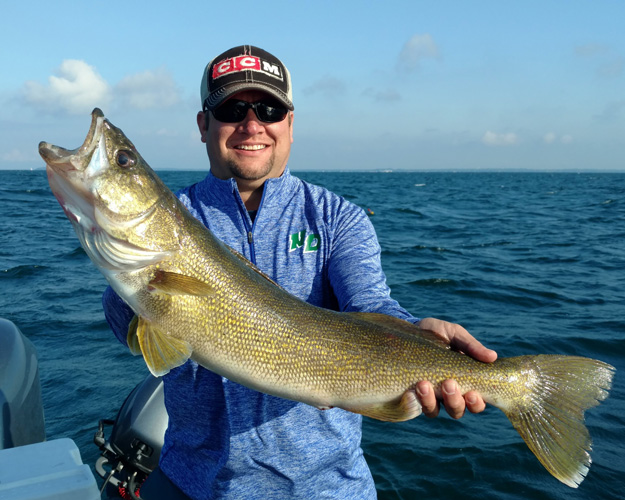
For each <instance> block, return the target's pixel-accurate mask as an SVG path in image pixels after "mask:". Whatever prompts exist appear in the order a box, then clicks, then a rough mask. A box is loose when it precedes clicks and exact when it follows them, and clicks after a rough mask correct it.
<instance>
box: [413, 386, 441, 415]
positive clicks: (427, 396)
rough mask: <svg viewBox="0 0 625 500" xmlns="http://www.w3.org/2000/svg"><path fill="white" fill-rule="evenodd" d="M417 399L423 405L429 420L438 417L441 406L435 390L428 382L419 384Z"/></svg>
mask: <svg viewBox="0 0 625 500" xmlns="http://www.w3.org/2000/svg"><path fill="white" fill-rule="evenodd" d="M417 397H418V398H419V402H420V403H421V409H422V411H423V414H424V415H425V416H426V417H428V418H434V417H437V416H438V413H439V411H440V405H439V403H438V400H437V399H436V394H434V388H433V387H432V384H430V383H429V382H428V381H427V380H422V381H421V382H419V383H418V384H417Z"/></svg>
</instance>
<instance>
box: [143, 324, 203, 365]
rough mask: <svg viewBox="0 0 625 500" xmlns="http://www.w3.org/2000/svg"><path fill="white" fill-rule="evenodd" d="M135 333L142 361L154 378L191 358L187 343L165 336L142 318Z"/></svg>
mask: <svg viewBox="0 0 625 500" xmlns="http://www.w3.org/2000/svg"><path fill="white" fill-rule="evenodd" d="M136 332H137V333H136V335H137V338H138V340H139V346H140V347H141V352H142V353H143V359H145V363H146V364H147V365H148V368H149V369H150V372H152V375H154V376H155V377H160V376H162V375H165V374H166V373H168V372H169V370H171V369H172V368H176V367H177V366H180V365H182V364H184V363H186V361H187V360H188V359H189V358H190V357H191V354H192V352H193V349H192V348H191V345H190V344H189V343H188V342H186V341H184V340H180V339H177V338H175V337H172V336H170V335H167V334H166V333H165V332H163V331H162V330H160V329H159V328H158V327H156V326H155V325H153V324H152V323H150V322H149V321H147V320H145V319H144V318H142V317H139V320H138V324H137V329H136Z"/></svg>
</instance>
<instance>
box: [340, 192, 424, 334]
mask: <svg viewBox="0 0 625 500" xmlns="http://www.w3.org/2000/svg"><path fill="white" fill-rule="evenodd" d="M339 213H340V214H341V215H340V216H339V217H338V218H337V219H336V220H337V224H336V226H335V229H334V234H333V239H332V250H331V254H330V259H329V266H328V269H329V272H328V274H329V280H330V284H331V286H332V289H333V291H334V293H335V295H336V297H337V299H338V302H339V307H340V310H341V311H361V312H377V313H383V314H388V315H390V316H395V317H397V318H400V319H404V320H407V321H410V322H411V323H417V322H418V321H419V320H420V319H419V318H416V317H414V316H412V315H411V314H410V313H409V312H408V311H406V310H405V309H404V308H403V307H401V306H400V305H399V303H398V302H397V301H396V300H395V299H393V298H391V290H390V288H389V287H388V285H387V283H386V276H385V275H384V271H383V270H382V262H381V248H380V244H379V242H378V238H377V236H376V233H375V229H374V228H373V224H372V223H371V221H370V220H369V217H368V216H367V215H366V214H365V212H364V210H362V209H361V208H359V207H356V206H354V205H351V204H346V205H343V206H342V207H340V209H339Z"/></svg>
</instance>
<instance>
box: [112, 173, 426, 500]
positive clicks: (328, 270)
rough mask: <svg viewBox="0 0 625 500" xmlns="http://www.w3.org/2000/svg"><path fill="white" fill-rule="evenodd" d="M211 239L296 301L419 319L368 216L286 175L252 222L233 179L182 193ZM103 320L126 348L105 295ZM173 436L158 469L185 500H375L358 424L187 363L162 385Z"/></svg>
mask: <svg viewBox="0 0 625 500" xmlns="http://www.w3.org/2000/svg"><path fill="white" fill-rule="evenodd" d="M178 196H179V198H180V199H181V200H182V202H183V203H184V205H185V206H186V207H187V208H188V209H189V210H190V211H191V213H192V214H193V215H194V216H195V217H196V218H197V219H199V220H200V221H201V222H202V223H203V224H204V225H205V226H206V227H208V228H209V229H210V230H211V231H212V232H213V233H214V234H215V235H216V236H217V237H218V238H220V239H221V240H222V241H224V242H225V243H227V244H228V245H229V246H230V247H232V248H234V249H236V250H237V251H239V252H241V253H242V254H243V255H245V256H246V257H247V258H248V259H249V260H251V261H252V262H253V263H254V264H256V265H257V266H258V267H259V268H260V269H261V270H262V271H264V272H265V273H266V274H268V275H269V276H270V277H271V278H273V279H274V280H275V281H276V282H277V283H279V284H280V285H282V286H283V287H284V288H285V289H286V290H288V291H289V292H291V293H292V294H294V295H296V296H298V297H300V298H302V299H304V300H306V301H308V302H310V303H311V304H314V305H317V306H321V307H325V308H329V309H334V310H340V311H375V312H382V313H386V314H390V315H393V316H397V317H400V318H403V319H407V320H409V321H412V322H415V321H417V319H416V318H414V317H412V316H411V315H410V314H409V313H408V312H406V311H405V310H404V309H402V308H401V307H400V306H399V304H398V303H397V302H396V301H394V300H393V299H391V297H390V293H389V292H390V291H389V288H388V286H387V285H386V279H385V276H384V274H383V272H382V268H381V265H380V246H379V244H378V241H377V238H376V235H375V231H374V229H373V226H372V224H371V222H370V221H369V218H368V217H367V216H366V214H365V213H364V211H363V210H362V209H361V208H359V207H357V206H355V205H353V204H352V203H350V202H348V201H346V200H345V199H343V198H342V197H340V196H338V195H336V194H334V193H332V192H330V191H328V190H326V189H324V188H321V187H319V186H315V185H312V184H309V183H306V182H304V181H302V180H300V179H298V178H297V177H294V176H292V175H291V174H290V173H289V170H288V169H287V170H286V171H285V172H284V174H283V175H282V176H281V177H279V178H276V179H270V180H268V181H267V182H266V183H265V187H264V192H263V198H262V201H261V205H260V208H259V210H258V213H257V215H256V218H255V219H254V222H253V223H252V220H251V218H250V217H249V215H248V213H247V211H246V208H245V205H244V204H243V202H242V200H241V197H240V196H239V192H238V189H237V185H236V182H235V181H234V179H229V180H220V179H217V178H216V177H214V176H213V175H212V174H210V173H209V175H208V176H207V177H206V178H205V179H204V180H202V181H201V182H199V183H197V184H194V185H192V186H190V187H188V188H185V189H183V190H182V191H180V192H179V193H178ZM103 305H104V311H105V314H106V318H107V320H108V322H109V324H110V325H111V328H112V329H113V331H114V332H115V334H116V336H117V337H118V338H119V340H120V341H121V342H123V343H126V333H127V328H128V323H129V321H130V319H131V318H132V315H133V313H132V311H131V310H130V309H129V308H128V307H127V306H126V305H125V304H124V303H123V302H122V301H121V299H120V298H119V297H118V296H117V295H116V294H115V293H114V292H113V291H112V289H111V288H110V287H109V288H108V289H107V290H106V292H105V294H104V297H103ZM164 390H165V406H166V408H167V412H168V414H169V427H168V429H167V432H166V435H165V443H164V446H163V450H162V453H161V457H160V467H161V469H162V471H163V472H164V473H165V474H166V475H167V476H168V477H169V478H170V479H171V480H172V481H173V482H174V483H175V484H176V485H177V486H178V487H179V488H180V489H181V490H182V491H184V492H185V493H186V494H187V495H188V496H189V497H191V498H193V499H197V500H200V499H236V500H240V499H246V500H250V499H263V500H266V499H273V500H280V499H305V500H311V499H322V498H333V499H342V500H344V499H358V500H365V499H373V498H376V492H375V486H374V484H373V479H372V477H371V473H370V471H369V468H368V467H367V464H366V462H365V459H364V457H363V452H362V449H361V447H360V441H361V434H362V431H361V424H362V417H361V416H360V415H356V414H353V413H350V412H347V411H344V410H341V409H339V408H334V409H331V410H325V411H321V410H319V409H317V408H314V407H312V406H308V405H306V404H303V403H297V402H294V401H288V400H285V399H281V398H276V397H273V396H268V395H266V394H262V393H260V392H257V391H253V390H251V389H248V388H246V387H243V386H241V385H239V384H236V383H234V382H231V381H229V380H227V379H225V378H223V377H221V376H219V375H217V374H215V373H213V372H210V371H208V370H206V369H204V368H202V367H200V366H198V365H197V364H196V363H195V362H193V361H188V362H187V363H186V364H184V365H183V366H181V367H178V368H176V369H174V370H172V371H171V372H170V373H169V374H167V375H166V376H165V377H164Z"/></svg>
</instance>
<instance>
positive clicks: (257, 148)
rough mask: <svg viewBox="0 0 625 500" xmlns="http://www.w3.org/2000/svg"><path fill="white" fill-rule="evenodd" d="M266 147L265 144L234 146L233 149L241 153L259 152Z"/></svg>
mask: <svg viewBox="0 0 625 500" xmlns="http://www.w3.org/2000/svg"><path fill="white" fill-rule="evenodd" d="M267 147H268V146H267V145H266V144H239V145H238V146H235V147H234V149H240V150H243V151H260V150H261V149H266V148H267Z"/></svg>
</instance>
